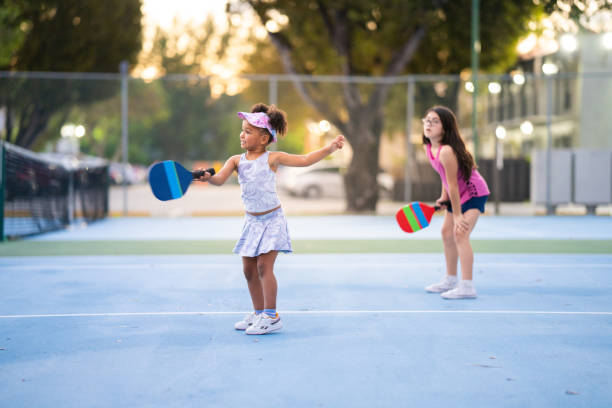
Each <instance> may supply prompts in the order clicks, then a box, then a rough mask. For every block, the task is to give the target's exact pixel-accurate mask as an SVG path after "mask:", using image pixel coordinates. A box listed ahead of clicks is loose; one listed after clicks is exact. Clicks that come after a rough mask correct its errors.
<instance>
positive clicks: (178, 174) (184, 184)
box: [149, 160, 215, 201]
mask: <svg viewBox="0 0 612 408" xmlns="http://www.w3.org/2000/svg"><path fill="white" fill-rule="evenodd" d="M204 172H207V173H210V174H211V175H214V174H215V169H212V168H210V169H206V170H200V171H193V172H192V171H189V170H187V169H186V168H184V167H183V166H181V165H180V163H177V162H175V161H172V160H166V161H163V162H159V163H155V164H154V165H152V166H151V167H150V168H149V185H150V186H151V191H153V195H154V196H155V197H156V198H157V199H158V200H161V201H168V200H174V199H176V198H181V197H182V196H183V195H185V193H186V192H187V189H188V188H189V185H190V184H191V182H192V181H193V180H194V179H197V178H200V177H202V176H203V175H204Z"/></svg>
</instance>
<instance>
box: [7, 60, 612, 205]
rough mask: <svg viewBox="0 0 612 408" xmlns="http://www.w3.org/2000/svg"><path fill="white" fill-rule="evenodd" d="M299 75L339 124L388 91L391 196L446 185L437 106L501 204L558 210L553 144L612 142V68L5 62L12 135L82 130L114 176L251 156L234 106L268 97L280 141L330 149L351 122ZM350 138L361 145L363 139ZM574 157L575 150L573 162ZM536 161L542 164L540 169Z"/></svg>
mask: <svg viewBox="0 0 612 408" xmlns="http://www.w3.org/2000/svg"><path fill="white" fill-rule="evenodd" d="M296 84H299V85H300V86H301V87H303V88H304V89H306V90H307V91H308V93H309V95H315V96H316V99H317V100H318V101H323V102H325V103H326V105H327V106H328V107H329V108H330V109H331V113H332V114H333V117H334V118H337V119H339V120H346V118H347V109H346V101H347V87H346V85H347V84H350V85H351V87H352V91H353V92H356V93H357V94H358V95H359V98H360V102H361V103H365V102H366V101H367V99H368V98H369V96H370V95H371V94H372V93H373V92H374V91H375V90H376V89H377V87H379V86H381V85H383V84H384V85H385V86H388V87H389V88H388V96H387V98H386V100H385V102H384V105H383V106H381V107H380V109H381V110H382V112H383V118H384V121H383V123H382V127H381V132H380V133H381V134H380V153H379V154H380V156H379V157H380V160H379V162H380V167H381V169H379V171H384V172H385V173H388V174H389V175H391V177H392V178H393V180H394V183H393V184H394V186H393V191H392V197H393V198H394V199H395V200H397V201H408V200H422V201H430V200H432V199H435V198H436V197H437V195H438V194H439V190H440V183H439V179H438V177H437V175H436V174H435V173H434V172H433V170H432V169H431V167H430V166H429V163H428V162H427V159H426V157H425V155H424V152H423V149H422V142H421V135H422V125H421V121H420V118H421V117H422V115H423V113H424V112H425V110H426V109H427V108H429V107H431V106H433V105H445V106H447V107H449V108H451V109H452V110H453V111H454V112H455V113H456V115H457V118H458V120H459V124H460V130H461V134H462V136H463V137H464V139H465V140H466V142H467V144H468V148H469V149H470V151H471V152H473V153H474V155H475V156H476V159H477V165H478V166H479V169H480V171H481V173H482V174H483V176H484V177H485V179H487V181H488V183H489V185H490V187H491V191H492V196H491V200H497V201H499V200H501V201H505V202H522V201H528V200H530V199H532V198H534V200H538V202H539V203H544V204H547V205H548V206H554V205H555V204H556V203H557V202H556V201H555V200H554V197H553V196H554V191H553V190H554V187H552V186H554V184H555V183H556V182H557V181H556V179H555V174H553V168H552V167H551V166H552V162H553V156H554V154H553V152H554V151H556V150H558V149H570V150H572V151H578V150H581V149H582V150H584V149H587V150H588V149H591V150H598V151H607V152H610V150H612V135H611V132H612V115H610V114H609V112H607V111H608V110H609V108H608V107H609V106H612V85H611V84H612V72H593V73H581V74H577V73H566V74H563V73H559V74H555V75H550V76H546V75H529V74H518V75H513V76H510V75H499V76H497V75H495V76H494V75H482V76H480V77H479V80H478V86H477V87H474V85H473V84H471V82H469V81H468V80H464V79H462V78H461V77H460V76H442V75H408V76H398V77H341V76H291V75H243V76H239V77H227V78H223V77H212V76H211V77H203V76H197V75H167V76H165V77H161V78H158V79H152V80H144V79H141V78H133V77H130V76H128V75H127V74H126V73H124V74H72V73H70V74H69V73H36V72H31V73H14V72H3V73H0V125H1V126H0V135H1V137H2V139H4V140H7V141H9V142H11V143H16V144H19V145H21V146H26V147H28V148H30V149H34V150H38V151H58V150H60V151H61V150H62V148H61V145H62V144H64V145H66V144H69V145H70V143H67V142H66V140H62V139H68V140H73V141H74V143H72V146H74V144H75V143H76V144H77V148H76V150H77V151H78V152H81V153H85V154H87V155H92V156H97V157H101V158H105V159H107V160H108V161H110V162H111V165H110V167H111V173H113V168H116V169H119V170H118V171H115V172H114V173H117V174H118V176H116V177H115V176H113V177H111V182H112V181H113V180H114V181H115V182H117V183H122V184H129V183H130V182H133V181H137V180H140V179H142V177H143V175H144V174H145V172H144V171H143V170H142V169H143V168H146V167H147V166H148V165H150V164H151V163H153V162H155V161H159V160H166V159H172V160H176V161H179V162H181V163H183V164H185V165H187V166H196V165H211V164H213V165H214V164H215V163H216V164H217V165H218V164H219V163H222V162H223V161H224V160H226V159H227V158H228V157H229V156H230V155H232V154H237V153H240V152H241V150H240V144H239V133H240V126H241V123H240V120H238V118H237V116H236V112H237V111H241V110H249V109H250V107H251V106H252V105H253V104H255V103H257V102H264V103H275V104H277V105H278V106H279V107H280V108H282V109H284V110H285V111H286V112H287V114H288V119H289V133H288V137H287V138H286V139H284V140H281V141H280V142H279V143H278V146H275V147H274V148H276V149H279V150H283V151H288V152H292V153H301V152H303V151H309V150H312V149H315V148H318V147H320V146H322V145H323V144H324V143H325V142H327V141H328V140H329V139H331V138H333V137H334V136H335V135H336V134H338V133H340V132H341V130H340V129H338V128H336V127H335V126H334V120H332V118H331V117H326V116H325V115H323V114H321V113H320V112H319V111H318V110H316V109H315V108H313V107H312V104H310V103H308V102H307V101H306V100H305V98H304V92H303V91H299V90H298V87H296ZM475 88H476V91H474V89H475ZM474 92H476V93H477V95H476V98H475V100H476V105H475V106H474V97H473V96H474V95H473V93H474ZM474 109H476V112H477V122H476V123H472V112H473V110H474ZM67 123H70V124H72V125H73V126H82V127H83V129H84V130H85V133H84V135H81V136H82V137H78V136H77V137H75V136H74V135H72V136H71V135H64V137H62V129H63V128H64V127H65V125H66V124H67ZM346 136H347V139H348V141H349V144H350V143H351V141H352V140H351V135H350V134H347V135H346ZM64 150H65V149H64ZM538 151H539V152H544V153H543V156H542V154H540V153H537V154H536V152H538ZM351 154H352V153H351V149H350V146H349V148H348V149H345V151H342V152H341V154H338V155H335V156H334V158H333V160H334V161H335V162H334V165H337V166H339V167H340V168H343V167H346V166H347V165H348V163H349V162H350V160H351ZM536 157H538V158H540V159H539V160H540V162H539V163H537V164H536V163H534V159H535V158H536ZM571 157H573V156H571ZM542 160H544V161H545V162H546V163H545V165H544V166H543V167H542V166H541V164H542ZM574 164H575V163H574V161H573V159H572V162H569V163H565V164H564V165H565V166H568V167H572V166H574ZM534 166H540V167H537V168H539V169H540V171H538V173H537V174H535V175H534V169H535V168H536V167H534ZM603 166H604V167H601V169H602V170H601V171H602V172H605V171H606V170H605V164H604V165H603ZM134 168H138V169H140V170H139V171H138V172H136V171H133V173H137V174H139V175H140V176H134V174H129V173H130V171H132V170H133V169H134ZM596 168H597V169H599V167H596ZM130 169H132V170H130ZM571 173H572V175H575V173H576V172H575V171H574V170H573V169H572V172H571ZM571 177H574V176H571ZM580 182H581V181H577V180H575V179H574V178H572V179H571V180H570V181H569V183H571V188H570V190H571V193H570V197H568V198H565V199H566V200H568V202H577V200H576V198H575V197H574V195H573V194H574V192H575V191H576V185H577V183H580ZM603 182H604V183H605V180H603ZM604 187H605V188H607V189H608V190H609V189H610V188H609V187H606V186H604ZM534 189H536V190H537V191H536V192H534ZM125 197H127V195H126V196H125ZM610 201H612V199H610V198H608V200H607V202H608V203H609V202H610ZM125 208H127V203H126V205H125Z"/></svg>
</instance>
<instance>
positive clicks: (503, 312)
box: [0, 310, 612, 319]
mask: <svg viewBox="0 0 612 408" xmlns="http://www.w3.org/2000/svg"><path fill="white" fill-rule="evenodd" d="M246 313H249V312H248V311H239V312H227V311H226V312H223V311H221V312H133V313H130V312H127V313H65V314H31V315H4V316H3V315H0V319H32V318H45V317H127V316H215V315H242V314H246ZM281 314H283V315H300V314H303V315H308V314H311V315H312V314H320V315H334V314H349V315H364V314H488V315H566V316H612V312H571V311H554V310H553V311H549V310H286V311H281Z"/></svg>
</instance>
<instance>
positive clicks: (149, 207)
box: [110, 184, 612, 218]
mask: <svg viewBox="0 0 612 408" xmlns="http://www.w3.org/2000/svg"><path fill="white" fill-rule="evenodd" d="M123 197H124V192H123V187H121V186H113V187H111V189H110V215H111V216H122V215H123ZM279 197H280V200H281V202H282V205H283V211H284V212H285V214H287V215H338V214H347V212H346V211H345V210H346V203H345V201H344V199H341V198H323V199H307V198H302V197H292V196H290V195H289V194H286V193H285V192H282V191H279ZM127 202H128V205H127V215H128V216H139V217H142V216H153V217H171V218H175V217H188V216H241V215H243V214H244V209H243V206H242V200H241V199H240V187H239V186H238V185H232V184H230V185H224V186H221V187H216V186H211V185H208V184H194V185H192V186H190V187H189V190H188V191H187V194H185V196H183V197H182V198H180V199H177V200H172V201H166V202H162V201H158V200H157V199H156V198H155V197H154V196H153V194H152V193H151V190H150V188H149V185H148V184H137V185H132V186H129V187H128V188H127ZM403 204H404V203H403V202H395V201H389V200H380V201H379V202H378V206H377V209H376V213H375V214H370V215H394V214H395V213H396V211H397V210H398V209H399V208H400V207H401V206H402V205H403ZM494 213H495V203H493V202H488V203H487V206H486V212H485V215H494ZM545 213H546V211H545V207H544V206H539V205H534V204H532V203H529V202H526V203H500V215H513V216H529V215H544V214H545ZM585 213H586V210H585V208H584V206H580V205H568V206H560V207H558V208H557V214H559V215H583V214H585ZM597 215H604V216H605V215H608V216H610V215H612V206H611V205H608V206H600V207H599V208H598V209H597Z"/></svg>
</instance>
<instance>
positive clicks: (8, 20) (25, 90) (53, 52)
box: [0, 0, 142, 147]
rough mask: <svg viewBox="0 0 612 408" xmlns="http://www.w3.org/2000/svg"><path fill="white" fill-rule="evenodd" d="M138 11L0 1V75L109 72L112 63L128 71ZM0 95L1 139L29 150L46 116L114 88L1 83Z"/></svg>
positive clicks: (136, 3)
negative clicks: (8, 72)
mask: <svg viewBox="0 0 612 408" xmlns="http://www.w3.org/2000/svg"><path fill="white" fill-rule="evenodd" d="M140 8H141V1H140V0H105V1H100V2H83V1H81V0H0V10H7V11H6V12H5V11H2V12H0V27H1V29H2V31H3V32H4V31H6V32H8V33H11V34H12V35H11V36H9V37H7V38H5V37H0V57H1V59H0V63H2V66H0V69H1V70H11V71H55V72H58V71H59V72H117V70H118V65H119V62H121V61H123V60H126V61H128V62H131V63H134V62H135V61H136V58H137V55H138V52H139V51H140V48H141V30H142V27H141V17H142V15H141V12H140ZM13 47H15V48H13ZM7 54H8V55H7ZM0 90H1V93H0V106H4V107H5V108H6V112H7V115H6V116H7V120H6V124H5V134H6V139H7V140H8V141H11V142H13V143H15V144H17V145H20V146H23V147H31V146H32V145H34V143H37V142H40V140H39V137H40V135H41V134H42V132H43V131H44V130H45V128H46V126H47V124H48V122H49V120H50V118H51V116H52V115H53V114H54V113H56V112H59V111H62V110H66V109H67V107H70V106H72V105H75V104H88V103H91V102H92V101H95V100H100V99H104V98H108V97H110V96H112V95H114V94H116V93H117V92H118V90H119V86H118V84H117V83H114V84H113V83H111V82H109V81H108V80H102V81H78V80H69V79H65V80H40V79H38V80H37V79H16V78H3V79H2V80H0ZM15 128H16V131H15Z"/></svg>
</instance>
